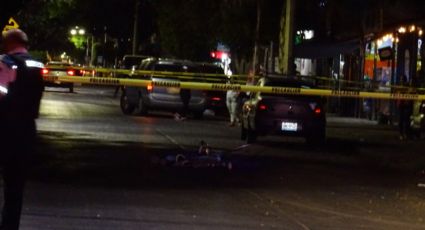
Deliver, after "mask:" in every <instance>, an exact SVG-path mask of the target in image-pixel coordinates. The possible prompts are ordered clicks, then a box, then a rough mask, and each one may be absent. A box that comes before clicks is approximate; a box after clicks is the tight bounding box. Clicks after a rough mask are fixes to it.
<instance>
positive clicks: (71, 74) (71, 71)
mask: <svg viewBox="0 0 425 230" xmlns="http://www.w3.org/2000/svg"><path fill="white" fill-rule="evenodd" d="M66 74H68V76H74V75H75V71H74V70H68V71H66Z"/></svg>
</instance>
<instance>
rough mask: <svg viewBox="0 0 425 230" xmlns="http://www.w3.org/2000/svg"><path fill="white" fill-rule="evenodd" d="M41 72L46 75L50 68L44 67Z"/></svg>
mask: <svg viewBox="0 0 425 230" xmlns="http://www.w3.org/2000/svg"><path fill="white" fill-rule="evenodd" d="M41 73H42V74H43V75H46V74H48V73H49V70H48V69H46V68H44V69H42V70H41Z"/></svg>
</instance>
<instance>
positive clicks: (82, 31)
mask: <svg viewBox="0 0 425 230" xmlns="http://www.w3.org/2000/svg"><path fill="white" fill-rule="evenodd" d="M78 34H79V35H84V34H86V31H85V30H84V29H79V30H78Z"/></svg>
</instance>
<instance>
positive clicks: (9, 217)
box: [0, 157, 26, 230]
mask: <svg viewBox="0 0 425 230" xmlns="http://www.w3.org/2000/svg"><path fill="white" fill-rule="evenodd" d="M13 158H14V159H8V160H6V162H4V167H3V180H4V205H3V213H2V223H1V227H0V229H2V230H6V229H7V230H18V229H19V222H20V217H21V210H22V201H23V195H24V186H25V172H26V168H25V165H24V162H25V160H24V159H18V158H16V157H13Z"/></svg>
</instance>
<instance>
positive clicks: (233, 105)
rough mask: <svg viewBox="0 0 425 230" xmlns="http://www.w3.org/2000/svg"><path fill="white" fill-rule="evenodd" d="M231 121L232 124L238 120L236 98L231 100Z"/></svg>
mask: <svg viewBox="0 0 425 230" xmlns="http://www.w3.org/2000/svg"><path fill="white" fill-rule="evenodd" d="M230 122H231V123H232V124H235V123H236V122H237V102H236V100H235V99H233V100H231V102H230Z"/></svg>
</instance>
